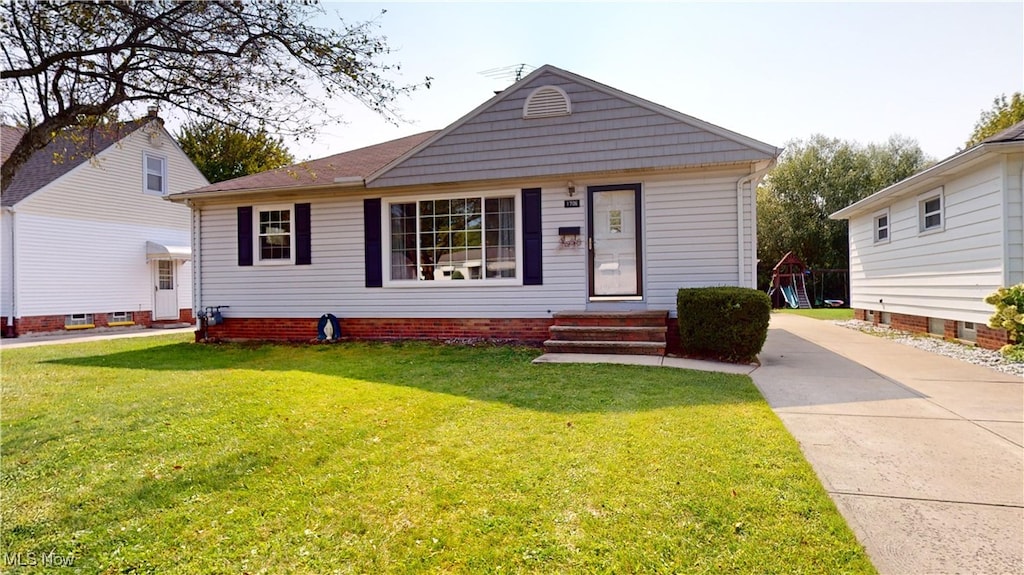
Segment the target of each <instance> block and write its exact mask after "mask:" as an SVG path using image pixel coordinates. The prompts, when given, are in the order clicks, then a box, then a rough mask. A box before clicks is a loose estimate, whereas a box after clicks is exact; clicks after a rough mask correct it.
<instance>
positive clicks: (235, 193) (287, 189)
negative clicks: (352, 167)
mask: <svg viewBox="0 0 1024 575" xmlns="http://www.w3.org/2000/svg"><path fill="white" fill-rule="evenodd" d="M338 179H339V180H342V181H341V182H331V183H328V184H322V185H318V186H280V187H276V188H243V189H239V190H211V191H209V192H178V193H176V194H168V195H166V196H164V199H165V200H167V201H170V202H186V201H188V200H193V199H194V200H205V199H207V198H230V197H244V196H249V195H252V194H269V193H275V192H277V193H294V194H299V193H307V192H330V191H333V190H336V189H338V188H355V187H359V186H362V185H363V179H362V178H352V180H353V181H348V179H347V178H338Z"/></svg>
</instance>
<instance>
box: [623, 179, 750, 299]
mask: <svg viewBox="0 0 1024 575" xmlns="http://www.w3.org/2000/svg"><path fill="white" fill-rule="evenodd" d="M746 174H747V172H732V173H730V172H718V173H710V174H704V175H700V176H696V177H693V178H687V179H674V180H663V181H659V180H653V179H652V180H648V182H647V184H646V185H645V186H644V188H643V194H644V222H645V227H646V234H645V235H646V246H645V253H646V258H645V259H646V265H645V268H646V270H647V273H646V278H645V285H646V289H645V292H646V296H647V301H648V305H647V307H648V309H667V310H671V311H672V313H673V315H674V313H675V307H676V296H677V293H678V290H679V288H683V287H705V286H723V285H728V286H735V285H740V279H739V260H738V258H739V251H738V249H737V245H736V242H737V234H736V225H737V206H736V181H737V180H739V179H740V178H741V177H743V176H745V175H746ZM744 202H745V204H746V206H745V207H744V210H743V214H744V218H743V238H744V244H745V245H744V258H745V259H746V262H744V268H745V269H746V270H748V271H747V272H746V274H745V276H746V277H745V278H744V280H745V281H744V282H743V283H744V284H751V283H752V282H753V281H754V279H753V276H752V275H751V272H750V271H749V270H751V269H752V266H753V257H754V253H755V251H756V245H755V243H754V241H753V237H752V233H751V232H752V220H751V215H753V209H752V206H751V205H750V202H751V194H750V187H749V186H746V187H745V189H744Z"/></svg>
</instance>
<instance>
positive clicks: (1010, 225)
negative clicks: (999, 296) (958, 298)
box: [1003, 154, 1024, 286]
mask: <svg viewBox="0 0 1024 575" xmlns="http://www.w3.org/2000/svg"><path fill="white" fill-rule="evenodd" d="M1003 181H1004V182H1005V184H1004V190H1003V193H1004V199H1003V204H1004V205H1005V206H1006V208H1005V210H1004V212H1003V218H1004V221H1005V223H1004V229H1005V230H1006V240H1005V242H1004V251H1005V256H1004V257H1005V259H1006V273H1005V277H1004V280H1003V285H1008V286H1010V285H1017V284H1019V283H1024V154H1016V155H1014V156H1009V157H1007V159H1006V163H1005V164H1004V168H1003Z"/></svg>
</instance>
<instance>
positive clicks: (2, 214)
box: [0, 209, 14, 329]
mask: <svg viewBox="0 0 1024 575" xmlns="http://www.w3.org/2000/svg"><path fill="white" fill-rule="evenodd" d="M12 223H13V217H12V215H11V213H10V212H8V211H7V210H6V209H5V210H3V211H0V299H2V301H0V315H2V316H3V317H11V314H12V313H13V310H12V309H11V305H12V303H13V302H12V297H13V295H14V273H12V272H13V271H14V268H13V265H14V261H13V260H12V259H11V258H12V256H13V254H14V251H13V249H12V247H13V246H12V242H11V239H12V237H11V233H12V231H13V229H12V228H11V225H12ZM0 329H3V328H2V326H0Z"/></svg>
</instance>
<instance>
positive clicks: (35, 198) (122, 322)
mask: <svg viewBox="0 0 1024 575" xmlns="http://www.w3.org/2000/svg"><path fill="white" fill-rule="evenodd" d="M0 135H2V137H3V141H2V150H0V151H2V152H3V153H4V157H3V159H6V155H7V154H9V153H10V151H11V150H12V149H13V148H14V146H15V145H16V143H17V142H18V140H19V139H20V137H21V130H20V129H19V128H16V127H11V126H3V127H2V128H0ZM208 183H209V182H207V181H206V178H204V177H203V175H202V174H201V173H199V170H198V169H196V167H195V166H194V165H193V164H192V162H191V161H190V160H189V159H188V157H187V156H186V155H185V154H184V153H183V152H182V151H181V149H180V148H178V145H177V143H175V141H174V140H173V138H172V137H171V135H170V134H169V133H168V132H167V131H166V130H165V129H164V127H163V121H162V120H161V119H160V118H159V117H157V116H156V112H155V111H153V112H151V114H150V115H149V116H146V117H143V118H141V119H138V120H133V121H130V122H122V123H116V124H110V125H106V126H102V127H98V128H94V129H89V130H80V131H77V132H74V133H69V134H64V135H60V136H58V137H57V138H55V139H54V141H53V142H52V143H50V144H49V145H48V146H47V147H46V148H44V149H42V150H39V151H38V152H36V153H35V154H33V155H32V156H31V157H30V158H29V160H28V162H26V163H25V164H24V165H23V166H22V167H21V168H20V169H19V170H18V172H17V173H16V174H15V177H14V179H13V181H12V182H11V184H10V185H9V186H8V187H7V188H5V189H4V190H2V191H0V205H2V209H0V235H2V237H0V280H2V281H0V286H2V289H0V308H2V310H0V311H2V313H0V315H2V318H0V322H2V325H3V335H4V336H5V337H12V336H17V335H24V334H28V333H36V332H52V331H61V330H78V329H91V328H96V327H118V326H131V325H143V326H148V325H153V324H159V323H162V322H166V323H178V322H191V321H192V284H191V276H192V272H191V265H190V263H189V260H190V258H191V247H190V246H191V241H190V240H191V232H190V226H191V214H190V210H189V209H188V208H187V207H185V206H181V205H176V204H172V203H170V202H167V201H165V200H164V196H166V195H167V194H168V193H175V192H182V191H185V190H188V189H194V188H196V187H200V186H204V185H206V184H208Z"/></svg>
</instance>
